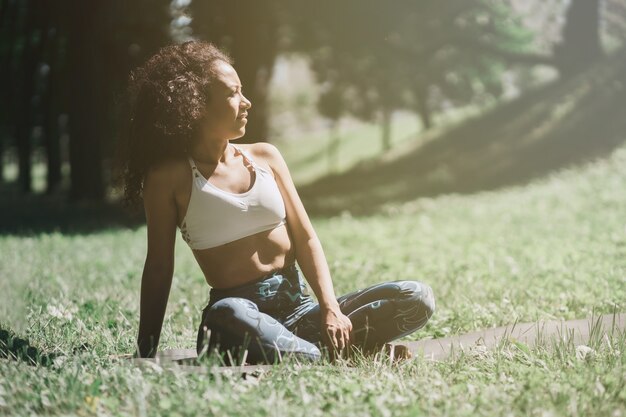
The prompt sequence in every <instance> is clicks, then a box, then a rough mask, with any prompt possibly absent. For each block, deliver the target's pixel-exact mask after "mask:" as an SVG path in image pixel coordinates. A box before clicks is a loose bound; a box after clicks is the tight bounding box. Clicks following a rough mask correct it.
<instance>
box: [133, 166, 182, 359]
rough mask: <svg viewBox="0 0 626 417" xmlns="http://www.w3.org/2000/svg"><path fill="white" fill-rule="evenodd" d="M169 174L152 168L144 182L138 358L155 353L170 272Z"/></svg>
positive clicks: (173, 218)
mask: <svg viewBox="0 0 626 417" xmlns="http://www.w3.org/2000/svg"><path fill="white" fill-rule="evenodd" d="M172 177H173V176H172V175H171V173H170V172H168V170H167V169H160V170H152V171H150V172H149V173H148V175H147V176H146V180H145V182H144V189H143V201H144V209H145V212H146V223H147V226H148V252H147V255H146V262H145V265H144V268H143V275H142V277H141V302H140V318H139V335H138V337H137V349H138V352H137V353H138V355H139V356H140V357H142V358H145V357H150V358H151V357H154V355H156V351H157V346H158V344H159V337H160V335H161V326H162V325H163V317H164V316H165V308H166V306H167V299H168V297H169V293H170V288H171V285H172V276H173V274H174V244H175V242H176V222H177V212H176V201H175V199H174V187H173V186H172V179H171V178H172Z"/></svg>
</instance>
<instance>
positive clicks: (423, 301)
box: [396, 281, 435, 318]
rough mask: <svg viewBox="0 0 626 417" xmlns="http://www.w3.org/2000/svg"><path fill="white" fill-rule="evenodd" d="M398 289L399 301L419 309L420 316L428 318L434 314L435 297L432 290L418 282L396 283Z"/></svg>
mask: <svg viewBox="0 0 626 417" xmlns="http://www.w3.org/2000/svg"><path fill="white" fill-rule="evenodd" d="M396 284H397V285H398V286H399V287H400V296H399V301H400V302H402V303H403V304H411V305H412V306H417V307H419V309H418V310H419V311H420V312H421V314H422V315H426V316H427V318H430V317H431V316H432V315H433V313H434V312H435V295H434V293H433V289H432V288H431V287H430V286H429V285H427V284H424V283H423V282H419V281H397V282H396Z"/></svg>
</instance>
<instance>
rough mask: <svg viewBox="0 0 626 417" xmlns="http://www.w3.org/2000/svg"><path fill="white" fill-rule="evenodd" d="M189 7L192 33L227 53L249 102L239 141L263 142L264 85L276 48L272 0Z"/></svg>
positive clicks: (266, 112)
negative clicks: (243, 11)
mask: <svg viewBox="0 0 626 417" xmlns="http://www.w3.org/2000/svg"><path fill="white" fill-rule="evenodd" d="M191 8H192V13H193V16H194V19H193V21H192V26H193V29H194V33H195V34H197V35H200V36H201V37H203V38H205V39H207V40H209V41H211V42H214V43H216V44H217V45H219V46H220V47H222V48H224V49H226V50H227V51H228V52H229V53H230V54H231V56H232V58H233V59H234V61H235V62H234V64H235V65H234V66H235V69H236V70H237V73H238V74H239V78H240V79H241V82H242V84H243V91H244V95H246V97H247V98H248V99H249V100H250V101H251V102H252V108H251V110H250V116H249V117H248V124H247V126H246V134H245V136H244V137H243V138H242V139H241V142H245V143H253V142H259V141H267V140H268V130H269V129H268V121H267V119H268V115H269V109H268V102H267V87H268V84H269V81H270V79H271V77H272V71H273V68H274V60H275V58H276V55H277V49H278V40H277V29H278V18H277V11H276V4H275V1H263V2H260V1H258V0H240V1H236V2H234V1H231V0H217V1H195V2H192V3H191ZM242 10H245V13H242Z"/></svg>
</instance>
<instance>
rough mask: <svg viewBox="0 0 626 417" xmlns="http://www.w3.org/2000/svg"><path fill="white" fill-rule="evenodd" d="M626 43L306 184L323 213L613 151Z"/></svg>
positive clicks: (520, 175)
mask: <svg viewBox="0 0 626 417" xmlns="http://www.w3.org/2000/svg"><path fill="white" fill-rule="evenodd" d="M625 109H626V49H622V50H621V51H620V52H619V53H617V54H615V55H613V56H611V57H609V58H607V59H606V60H604V61H603V62H601V63H598V64H597V65H594V66H593V67H592V68H590V69H589V70H588V71H586V72H584V73H581V74H578V75H577V76H574V77H571V78H569V79H565V80H560V81H556V82H553V83H551V84H549V85H546V86H542V87H541V88H538V89H535V90H534V91H531V92H529V93H527V94H525V95H523V96H521V97H519V98H518V99H516V100H514V101H512V102H510V103H506V104H503V105H500V106H498V107H497V108H495V109H494V110H492V111H490V112H488V113H487V114H484V115H482V116H479V117H476V118H473V119H471V120H468V121H466V122H464V123H462V124H460V125H458V126H455V127H453V128H452V129H450V130H448V131H446V132H444V133H442V134H441V135H439V136H438V137H435V138H433V139H432V140H428V141H426V142H425V143H424V144H422V145H421V146H414V147H413V148H412V149H407V150H405V152H404V154H401V155H393V154H392V155H386V156H384V157H383V158H381V159H380V160H377V161H371V163H368V164H361V165H360V166H357V167H356V168H354V169H352V170H350V171H348V172H346V173H344V174H340V175H334V176H329V177H325V178H322V179H320V180H318V181H316V182H314V183H312V184H309V185H306V186H303V187H300V189H299V191H300V195H301V196H302V198H303V200H304V202H305V206H306V207H307V210H308V211H309V212H310V213H311V214H313V215H318V216H328V215H336V214H339V213H341V212H342V211H349V212H351V213H352V214H356V215H367V214H372V213H375V212H376V211H378V210H380V208H381V207H382V206H384V205H386V204H389V203H402V202H406V201H411V200H414V199H416V198H419V197H424V196H435V195H439V194H445V193H473V192H477V191H483V190H493V189H497V188H500V187H504V186H509V185H516V184H524V183H526V182H528V181H529V180H531V179H534V178H537V177H541V176H544V175H546V174H548V173H550V172H551V171H554V170H557V169H559V168H563V167H566V166H570V165H573V164H578V163H582V162H586V161H589V160H592V159H595V158H598V157H602V156H605V155H607V154H609V153H610V152H611V151H612V150H614V149H615V148H617V147H619V146H620V145H621V144H622V143H624V141H625V140H626V113H625Z"/></svg>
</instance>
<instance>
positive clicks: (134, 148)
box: [119, 41, 232, 206]
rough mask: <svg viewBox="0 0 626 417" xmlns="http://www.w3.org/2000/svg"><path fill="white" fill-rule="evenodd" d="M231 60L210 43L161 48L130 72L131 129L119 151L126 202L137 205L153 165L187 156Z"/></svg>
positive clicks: (128, 121) (128, 123)
mask: <svg viewBox="0 0 626 417" xmlns="http://www.w3.org/2000/svg"><path fill="white" fill-rule="evenodd" d="M217 61H224V62H226V63H228V64H231V65H232V59H231V58H230V57H229V56H228V55H227V54H225V53H224V52H222V51H221V50H219V49H218V48H217V47H216V46H215V45H213V44H211V43H208V42H199V41H190V42H185V43H183V44H180V45H169V46H166V47H163V48H161V50H159V52H157V53H156V54H155V55H154V56H152V57H151V58H150V59H148V61H146V63H145V64H144V65H143V66H141V67H139V68H137V69H135V70H133V71H132V72H131V74H130V77H129V84H128V99H129V103H128V104H129V112H128V113H129V114H128V117H127V132H126V135H125V138H124V140H123V141H122V144H121V148H120V150H119V155H120V161H119V162H120V178H119V180H120V182H121V183H122V184H123V189H124V196H123V200H124V203H125V204H126V205H129V206H133V205H136V204H138V203H139V202H140V201H141V198H142V190H143V182H144V179H145V176H146V174H147V173H148V171H149V170H150V168H152V167H154V166H156V165H157V164H159V163H161V162H164V161H167V160H172V159H177V158H181V157H184V156H186V155H189V152H190V151H191V148H192V146H193V144H194V142H195V140H196V138H197V133H198V125H199V122H200V121H201V120H202V118H203V117H204V116H205V109H206V107H207V104H208V102H209V100H210V96H209V93H210V88H209V87H210V85H211V84H212V82H213V81H214V80H215V79H216V72H215V63H216V62H217Z"/></svg>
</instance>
